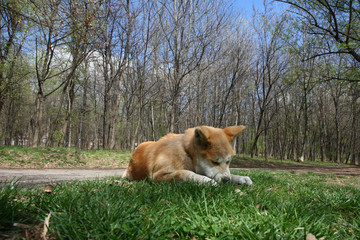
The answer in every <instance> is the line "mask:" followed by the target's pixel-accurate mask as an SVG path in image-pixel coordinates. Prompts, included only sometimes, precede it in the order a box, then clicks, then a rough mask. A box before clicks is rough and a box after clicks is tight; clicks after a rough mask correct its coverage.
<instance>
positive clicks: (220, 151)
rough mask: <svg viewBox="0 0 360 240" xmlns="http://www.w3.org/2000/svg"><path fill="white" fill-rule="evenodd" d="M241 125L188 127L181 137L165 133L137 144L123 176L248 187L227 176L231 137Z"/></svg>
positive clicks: (240, 178)
mask: <svg viewBox="0 0 360 240" xmlns="http://www.w3.org/2000/svg"><path fill="white" fill-rule="evenodd" d="M244 129H245V127H244V126H232V127H227V128H224V129H220V128H214V127H209V126H200V127H196V128H189V129H187V130H186V131H185V133H184V134H168V135H166V136H164V137H163V138H161V139H160V140H158V141H156V142H144V143H142V144H140V145H139V146H138V147H137V149H136V150H135V152H134V153H133V155H132V156H131V159H130V162H129V166H128V168H127V170H126V171H125V173H124V175H123V177H125V178H128V179H129V180H143V179H151V180H153V181H155V182H157V181H173V180H175V181H187V180H190V181H195V182H198V183H210V184H213V185H216V184H217V183H218V182H228V181H231V182H233V183H235V184H245V185H252V181H251V179H250V178H249V177H245V176H237V175H233V174H230V170H229V165H230V161H231V158H232V157H233V156H234V150H233V147H232V145H233V141H234V138H235V137H236V136H237V135H239V134H240V133H241V132H242V131H244Z"/></svg>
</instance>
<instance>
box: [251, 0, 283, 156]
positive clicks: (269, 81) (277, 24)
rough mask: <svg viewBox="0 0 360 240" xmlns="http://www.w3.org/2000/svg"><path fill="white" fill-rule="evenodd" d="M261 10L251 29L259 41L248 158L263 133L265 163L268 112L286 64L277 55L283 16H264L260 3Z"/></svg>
mask: <svg viewBox="0 0 360 240" xmlns="http://www.w3.org/2000/svg"><path fill="white" fill-rule="evenodd" d="M264 7H265V12H264V14H262V17H260V18H257V19H259V22H258V23H257V24H256V25H255V26H254V28H255V31H256V36H257V38H258V41H259V45H258V53H257V60H256V62H255V67H254V68H255V69H254V73H253V74H254V83H255V88H254V102H256V103H257V108H258V111H259V112H258V114H257V115H258V116H257V117H256V120H255V122H256V123H255V124H256V126H255V137H254V140H253V143H252V146H251V156H252V157H253V156H254V154H255V151H256V149H257V144H258V140H259V138H260V135H261V134H262V132H264V133H265V141H264V143H265V150H264V153H265V158H266V160H267V139H266V137H267V131H268V128H269V121H270V120H271V119H272V116H271V113H270V112H268V109H269V106H270V103H271V102H272V101H273V100H274V97H275V95H276V93H275V91H276V88H275V85H276V83H277V82H278V81H279V80H280V77H281V74H282V72H283V71H284V68H285V66H286V61H285V59H284V57H283V56H282V55H281V49H282V42H281V31H282V29H283V27H284V24H285V20H286V16H282V17H281V18H276V16H274V15H273V13H271V12H270V13H269V12H268V9H267V7H268V6H267V3H266V2H264ZM254 111H255V109H254ZM267 115H268V116H267Z"/></svg>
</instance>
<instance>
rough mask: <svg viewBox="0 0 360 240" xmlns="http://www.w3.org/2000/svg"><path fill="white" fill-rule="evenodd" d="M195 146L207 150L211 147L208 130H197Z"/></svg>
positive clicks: (198, 128)
mask: <svg viewBox="0 0 360 240" xmlns="http://www.w3.org/2000/svg"><path fill="white" fill-rule="evenodd" d="M195 144H196V145H198V146H200V147H201V148H203V149H205V148H208V147H209V146H210V142H209V136H208V132H207V129H206V128H204V127H197V128H195Z"/></svg>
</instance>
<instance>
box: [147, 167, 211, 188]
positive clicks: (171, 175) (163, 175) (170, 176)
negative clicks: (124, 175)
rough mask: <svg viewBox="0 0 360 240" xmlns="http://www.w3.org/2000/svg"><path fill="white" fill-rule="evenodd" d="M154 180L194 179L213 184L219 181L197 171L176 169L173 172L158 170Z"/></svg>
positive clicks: (180, 180) (198, 181)
mask: <svg viewBox="0 0 360 240" xmlns="http://www.w3.org/2000/svg"><path fill="white" fill-rule="evenodd" d="M153 180H154V181H174V180H175V181H179V182H182V181H194V182H197V183H201V184H204V183H210V184H212V185H214V186H215V185H217V182H216V181H214V180H213V179H211V178H209V177H207V176H203V175H200V174H197V173H194V172H192V171H189V170H176V171H173V172H161V171H160V172H157V173H155V174H154V175H153Z"/></svg>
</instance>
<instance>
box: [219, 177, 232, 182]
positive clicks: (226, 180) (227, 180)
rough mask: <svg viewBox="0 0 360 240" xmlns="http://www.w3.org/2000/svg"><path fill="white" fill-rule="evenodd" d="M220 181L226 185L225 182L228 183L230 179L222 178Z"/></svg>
mask: <svg viewBox="0 0 360 240" xmlns="http://www.w3.org/2000/svg"><path fill="white" fill-rule="evenodd" d="M221 181H222V182H223V183H226V182H229V181H230V178H229V177H223V178H221Z"/></svg>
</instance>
